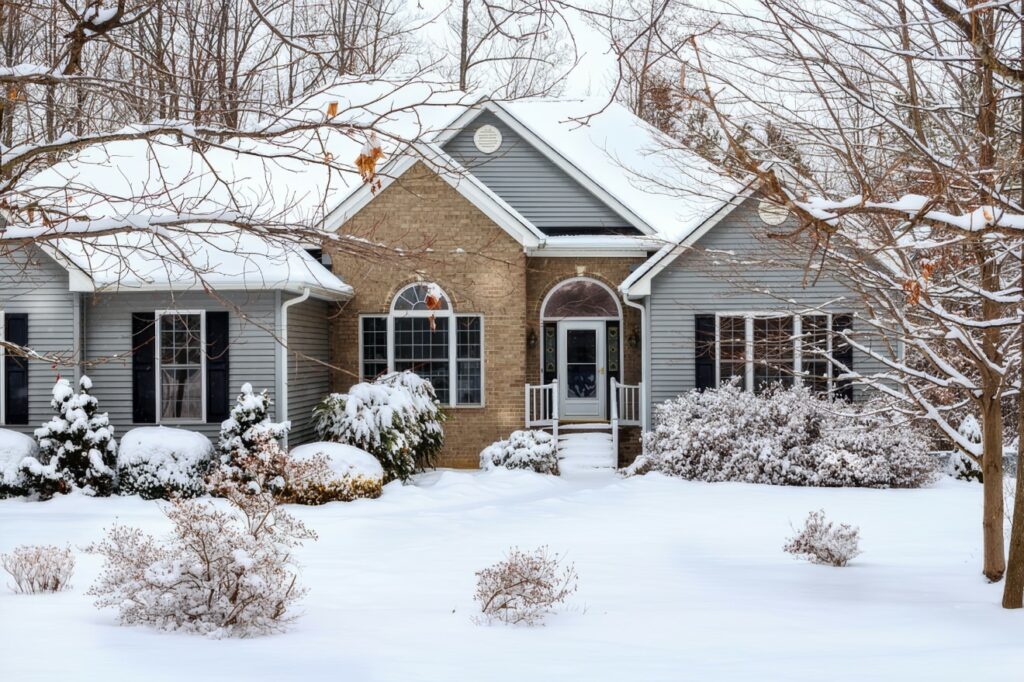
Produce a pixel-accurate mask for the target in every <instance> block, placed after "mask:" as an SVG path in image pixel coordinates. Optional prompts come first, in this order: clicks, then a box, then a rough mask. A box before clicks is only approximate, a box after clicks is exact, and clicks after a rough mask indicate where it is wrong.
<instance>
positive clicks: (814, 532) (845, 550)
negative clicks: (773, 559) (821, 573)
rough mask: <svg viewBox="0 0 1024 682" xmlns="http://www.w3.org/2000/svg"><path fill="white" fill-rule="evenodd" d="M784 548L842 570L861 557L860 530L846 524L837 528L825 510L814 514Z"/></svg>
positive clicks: (814, 561)
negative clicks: (826, 515)
mask: <svg viewBox="0 0 1024 682" xmlns="http://www.w3.org/2000/svg"><path fill="white" fill-rule="evenodd" d="M782 549H783V551H785V552H788V553H789V554H793V555H795V556H798V557H801V558H804V559H807V560H808V561H810V562H812V563H815V564H822V565H824V566H837V567H842V566H846V565H847V564H848V563H850V561H852V560H853V559H854V558H855V557H857V556H859V555H860V530H859V529H858V528H856V527H854V526H851V525H849V524H847V523H841V524H839V525H838V526H836V525H835V524H833V523H832V522H831V521H829V520H828V519H827V518H826V517H825V512H824V510H819V511H812V512H811V513H810V514H808V515H807V520H806V521H804V527H803V528H801V529H800V530H798V531H797V532H796V534H795V535H794V536H793V537H791V538H789V539H788V540H787V541H786V544H785V545H784V546H783V548H782Z"/></svg>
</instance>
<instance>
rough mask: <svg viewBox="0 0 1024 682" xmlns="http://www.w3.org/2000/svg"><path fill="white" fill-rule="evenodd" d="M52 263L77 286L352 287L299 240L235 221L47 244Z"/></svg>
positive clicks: (319, 292)
mask: <svg viewBox="0 0 1024 682" xmlns="http://www.w3.org/2000/svg"><path fill="white" fill-rule="evenodd" d="M46 248H47V251H48V252H49V253H50V255H51V256H53V257H54V258H55V259H56V260H57V261H58V262H60V263H61V264H62V265H64V266H65V267H67V268H68V269H69V270H71V271H72V272H74V271H75V270H77V271H79V272H81V273H82V275H83V277H72V278H71V288H72V290H76V291H101V292H114V291H147V290H149V291H152V290H161V291H167V290H171V291H189V290H202V289H207V288H208V289H213V290H221V291H267V290H285V291H292V292H295V293H300V292H302V291H304V290H305V289H307V288H308V289H309V290H310V293H311V294H312V295H313V296H316V297H318V298H323V299H332V300H337V299H345V298H349V297H350V296H351V295H352V287H350V286H349V285H347V284H345V283H344V282H343V281H342V280H341V279H339V278H338V277H337V276H336V275H334V274H332V273H331V272H330V271H328V270H327V269H326V268H325V267H324V266H323V265H321V264H320V262H319V261H317V260H316V259H315V258H313V257H312V256H311V255H310V254H309V253H307V252H306V251H305V250H304V249H303V248H301V246H300V245H298V244H295V243H292V242H289V241H281V240H278V239H273V238H263V237H261V236H260V235H257V234H255V233H252V232H245V231H241V230H237V229H234V228H229V227H224V226H216V225H199V226H190V228H189V229H188V231H184V232H182V231H178V232H175V233H173V234H172V235H162V234H159V233H154V232H149V231H146V232H130V233H120V234H116V235H107V236H102V237H94V238H88V239H62V240H57V241H55V242H51V243H50V244H48V245H47V247H46Z"/></svg>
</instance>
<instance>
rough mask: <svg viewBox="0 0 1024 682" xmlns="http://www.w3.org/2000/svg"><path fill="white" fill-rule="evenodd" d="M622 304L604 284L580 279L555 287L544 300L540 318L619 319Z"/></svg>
mask: <svg viewBox="0 0 1024 682" xmlns="http://www.w3.org/2000/svg"><path fill="white" fill-rule="evenodd" d="M619 315H620V311H619V303H618V301H616V300H615V296H614V294H612V292H611V290H610V289H609V288H608V287H607V286H605V285H604V284H602V283H600V282H598V281H597V280H594V279H588V278H585V277H577V278H575V279H570V280H566V281H565V282H562V283H561V284H559V285H558V286H557V287H556V288H554V289H553V290H552V291H551V292H550V293H549V294H548V295H547V297H546V298H545V299H544V307H543V310H542V311H541V316H542V317H543V319H545V320H561V319H565V318H567V317H601V318H614V319H618V318H619Z"/></svg>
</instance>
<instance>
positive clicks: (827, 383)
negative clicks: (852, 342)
mask: <svg viewBox="0 0 1024 682" xmlns="http://www.w3.org/2000/svg"><path fill="white" fill-rule="evenodd" d="M849 319H850V316H849V315H837V316H835V320H836V321H839V320H849ZM840 326H842V325H840V324H839V323H838V322H835V321H834V320H833V315H831V314H812V315H787V314H771V313H765V314H756V313H751V314H742V315H731V314H724V315H717V316H716V320H715V358H716V360H717V362H716V372H717V378H716V381H717V383H718V384H722V383H724V382H727V381H731V380H735V381H737V382H738V384H739V385H740V386H742V387H743V388H745V389H746V390H752V391H754V392H755V393H760V392H761V391H763V390H765V389H766V388H767V387H768V386H770V385H772V384H776V383H778V384H782V385H783V386H792V385H793V384H794V383H795V382H797V381H800V382H801V383H803V384H804V385H806V386H808V387H809V388H810V389H811V390H812V391H815V392H821V393H825V392H837V391H838V390H839V389H840V387H839V386H838V385H837V383H836V382H834V381H833V367H832V363H831V362H829V359H828V358H829V355H830V354H833V353H835V354H836V356H837V359H839V358H838V353H839V348H840V345H841V346H842V347H843V348H847V349H848V347H849V344H845V343H843V344H840V343H839V342H838V341H835V339H836V338H837V337H836V336H835V335H836V333H837V332H838V331H840ZM844 328H849V324H848V323H846V324H845V327H844ZM847 357H849V354H848V353H847Z"/></svg>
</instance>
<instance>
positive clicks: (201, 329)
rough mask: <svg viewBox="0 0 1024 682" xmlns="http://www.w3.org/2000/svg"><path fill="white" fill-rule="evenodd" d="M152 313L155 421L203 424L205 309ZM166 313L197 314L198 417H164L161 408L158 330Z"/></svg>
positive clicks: (204, 409)
mask: <svg viewBox="0 0 1024 682" xmlns="http://www.w3.org/2000/svg"><path fill="white" fill-rule="evenodd" d="M153 315H154V317H155V318H156V319H155V320H154V323H155V325H156V329H155V332H154V333H155V339H154V350H155V353H156V357H155V360H156V362H155V363H154V365H155V367H156V423H157V424H205V423H206V311H205V310H175V309H171V310H155V311H153ZM165 315H167V316H169V315H199V348H200V353H199V367H200V370H199V374H200V377H201V384H202V385H201V387H200V389H199V390H200V392H201V397H202V414H201V415H200V417H199V419H164V417H163V410H161V409H160V408H161V398H162V396H163V380H162V374H161V372H160V330H161V326H162V323H163V318H164V316H165Z"/></svg>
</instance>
